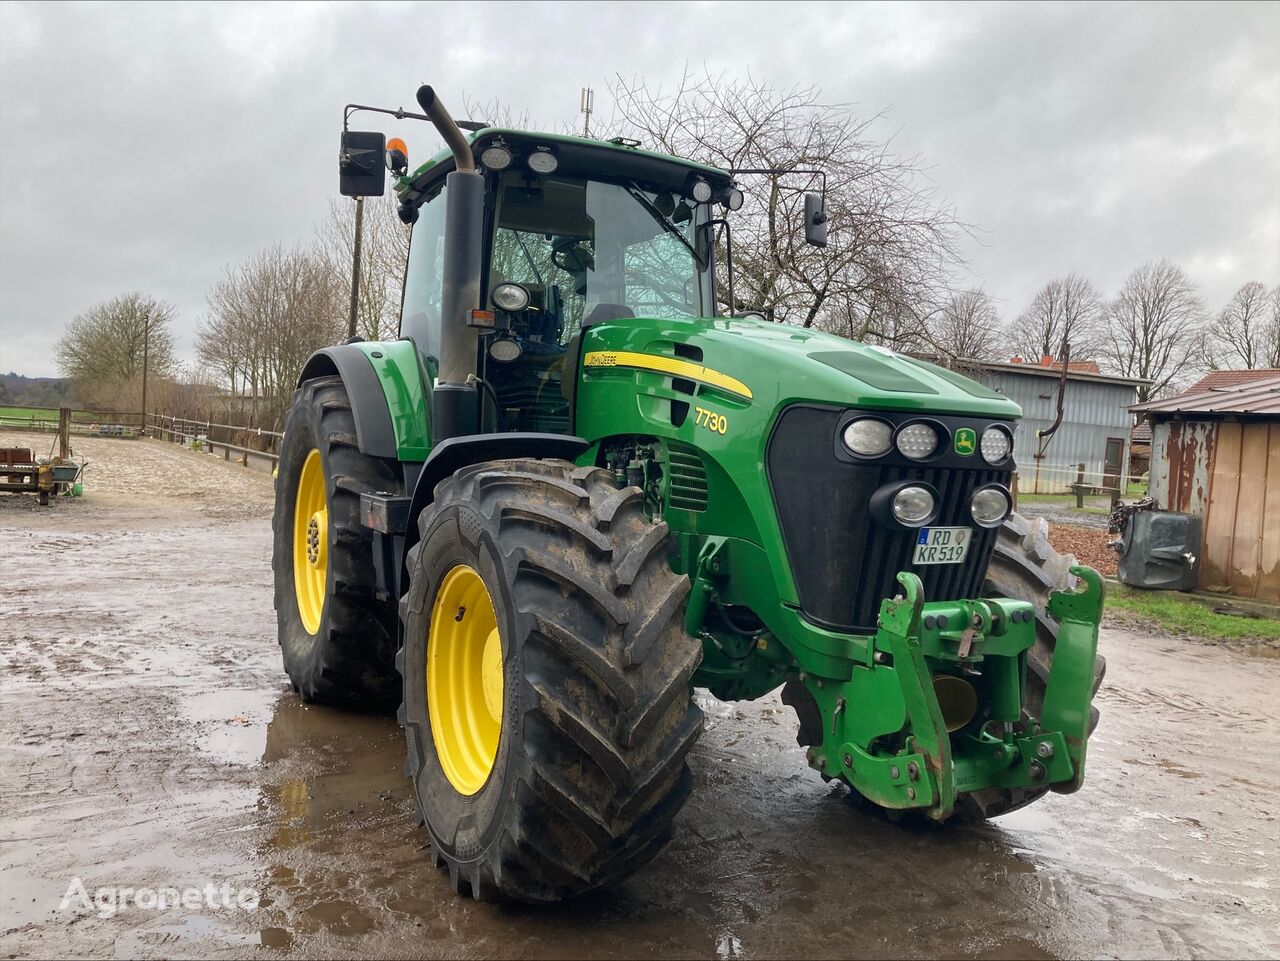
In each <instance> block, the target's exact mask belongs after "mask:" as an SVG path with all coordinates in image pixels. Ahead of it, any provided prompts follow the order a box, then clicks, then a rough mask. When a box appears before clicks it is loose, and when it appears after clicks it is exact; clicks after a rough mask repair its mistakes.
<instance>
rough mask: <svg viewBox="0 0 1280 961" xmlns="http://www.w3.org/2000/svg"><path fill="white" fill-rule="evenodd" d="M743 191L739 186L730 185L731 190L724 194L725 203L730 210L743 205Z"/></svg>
mask: <svg viewBox="0 0 1280 961" xmlns="http://www.w3.org/2000/svg"><path fill="white" fill-rule="evenodd" d="M742 201H743V196H742V191H741V190H739V189H738V188H737V187H730V188H729V192H728V193H727V194H725V195H724V205H725V206H726V207H728V208H729V209H730V210H738V209H739V208H741V207H742Z"/></svg>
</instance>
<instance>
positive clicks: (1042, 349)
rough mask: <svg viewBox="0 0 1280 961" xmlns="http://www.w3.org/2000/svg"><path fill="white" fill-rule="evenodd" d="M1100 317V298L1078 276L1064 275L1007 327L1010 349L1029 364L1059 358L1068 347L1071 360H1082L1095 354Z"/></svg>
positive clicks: (1036, 297)
mask: <svg viewBox="0 0 1280 961" xmlns="http://www.w3.org/2000/svg"><path fill="white" fill-rule="evenodd" d="M1102 314H1103V304H1102V298H1101V297H1099V296H1098V292H1097V290H1095V289H1094V286H1093V284H1091V283H1089V281H1088V280H1087V279H1085V278H1084V277H1081V276H1080V275H1079V274H1067V275H1066V276H1065V277H1058V278H1056V279H1054V280H1051V281H1049V283H1047V284H1045V285H1044V286H1043V287H1041V288H1040V290H1039V291H1037V293H1036V295H1035V297H1033V298H1032V300H1031V305H1030V306H1029V307H1027V309H1026V310H1024V311H1023V312H1022V313H1021V314H1020V315H1019V316H1018V318H1017V319H1016V320H1014V321H1013V322H1012V323H1011V324H1010V325H1009V327H1008V329H1007V331H1006V333H1007V335H1008V341H1009V345H1010V346H1011V347H1012V349H1013V350H1014V351H1016V352H1017V353H1018V354H1020V355H1021V356H1023V357H1025V358H1027V359H1028V360H1039V359H1040V358H1041V357H1043V356H1049V357H1055V358H1056V357H1061V356H1062V355H1063V353H1064V352H1065V351H1064V348H1065V346H1066V345H1067V344H1068V343H1070V345H1071V356H1072V357H1073V358H1074V359H1076V360H1084V359H1086V358H1090V357H1093V356H1094V355H1095V354H1096V353H1097V351H1098V344H1099V329H1100V326H1101V321H1102Z"/></svg>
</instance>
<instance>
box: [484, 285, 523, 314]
mask: <svg viewBox="0 0 1280 961" xmlns="http://www.w3.org/2000/svg"><path fill="white" fill-rule="evenodd" d="M493 304H494V306H495V307H500V308H502V309H503V310H509V311H511V312H512V313H514V312H515V311H517V310H524V309H525V308H526V307H528V306H529V291H527V290H526V289H525V288H524V287H523V286H522V285H520V284H498V286H497V287H494V288H493Z"/></svg>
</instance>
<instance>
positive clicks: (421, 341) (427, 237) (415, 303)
mask: <svg viewBox="0 0 1280 961" xmlns="http://www.w3.org/2000/svg"><path fill="white" fill-rule="evenodd" d="M444 198H445V192H444V190H441V191H440V193H438V194H437V195H436V196H435V197H434V198H432V199H431V200H430V201H429V202H427V203H426V204H424V205H423V207H422V209H421V212H420V213H419V215H418V222H417V223H416V224H414V225H413V238H412V240H411V241H410V243H409V267H408V270H407V271H406V272H405V278H404V299H403V300H402V301H401V305H400V336H401V337H412V338H413V340H414V343H416V344H417V345H418V353H419V354H421V355H422V359H423V365H424V366H428V364H427V357H428V356H430V357H434V358H437V359H438V358H439V357H440V294H441V281H442V279H443V277H444V207H445V203H444ZM434 366H435V365H434V363H432V364H431V365H429V369H434Z"/></svg>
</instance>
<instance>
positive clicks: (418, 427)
mask: <svg viewBox="0 0 1280 961" xmlns="http://www.w3.org/2000/svg"><path fill="white" fill-rule="evenodd" d="M331 374H337V375H338V376H339V377H341V378H342V382H343V384H344V385H345V386H346V388H347V394H348V396H349V397H350V398H351V413H352V416H353V417H354V419H355V422H356V442H357V444H358V446H359V448H360V452H361V453H362V454H367V455H369V456H371V457H384V458H386V459H388V460H398V461H400V462H402V463H405V462H409V463H412V462H418V463H421V462H422V461H424V460H426V458H427V454H428V453H429V451H430V449H431V430H430V421H429V412H428V409H427V393H426V389H425V386H424V384H423V377H422V373H421V371H420V370H419V367H418V355H417V351H416V349H415V348H414V346H413V343H412V342H411V341H407V340H400V341H363V342H360V343H354V344H342V345H340V346H336V347H326V348H324V349H323V350H319V351H316V352H315V353H314V354H312V355H311V357H310V358H309V359H308V360H307V363H306V365H305V366H304V367H303V368H302V373H301V374H300V375H299V376H298V384H299V385H301V384H302V382H303V381H306V380H310V379H311V378H313V377H324V376H327V375H331Z"/></svg>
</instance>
